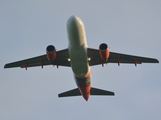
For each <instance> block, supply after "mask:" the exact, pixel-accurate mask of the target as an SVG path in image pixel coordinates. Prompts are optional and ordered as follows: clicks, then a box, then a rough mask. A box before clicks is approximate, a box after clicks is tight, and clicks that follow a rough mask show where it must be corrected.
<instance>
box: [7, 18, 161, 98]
mask: <svg viewBox="0 0 161 120" xmlns="http://www.w3.org/2000/svg"><path fill="white" fill-rule="evenodd" d="M67 36H68V41H69V42H68V43H69V44H68V48H66V49H63V50H59V51H56V48H55V46H53V45H49V46H47V48H46V54H44V55H41V56H37V57H33V58H29V59H25V60H21V61H17V62H12V63H8V64H6V65H5V66H4V68H13V67H21V68H25V69H26V70H27V68H28V67H36V66H40V67H42V68H43V67H44V66H46V65H53V66H56V67H57V68H58V67H59V66H66V67H71V68H72V71H73V74H74V78H75V82H76V85H77V88H75V89H72V90H69V91H67V92H63V93H60V94H58V97H71V96H81V95H82V96H83V97H84V99H85V100H86V101H87V100H88V99H89V96H90V95H111V96H114V92H111V91H107V90H101V89H98V88H94V87H92V85H91V69H90V66H94V65H102V66H104V64H107V63H117V64H118V66H120V63H127V64H134V65H135V66H137V64H141V63H159V61H158V60H157V59H154V58H147V57H140V56H134V55H127V54H121V53H115V52H111V51H110V50H109V47H108V45H107V44H106V43H101V44H100V45H99V49H93V48H89V47H88V46H87V41H86V33H85V27H84V23H83V21H82V20H81V19H80V18H79V17H77V16H74V15H73V16H71V17H70V18H69V19H68V21H67Z"/></svg>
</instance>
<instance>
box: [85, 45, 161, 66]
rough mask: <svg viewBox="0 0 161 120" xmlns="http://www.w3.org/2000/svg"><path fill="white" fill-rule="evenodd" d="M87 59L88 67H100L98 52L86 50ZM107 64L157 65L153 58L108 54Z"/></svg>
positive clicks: (90, 49)
mask: <svg viewBox="0 0 161 120" xmlns="http://www.w3.org/2000/svg"><path fill="white" fill-rule="evenodd" d="M87 54H88V57H89V58H90V61H89V65H90V66H94V65H100V64H102V60H101V57H100V54H99V50H97V49H92V48H88V49H87ZM107 63H118V65H119V64H120V63H127V64H135V65H136V64H142V63H159V61H158V60H157V59H155V58H148V57H140V56H134V55H127V54H121V53H115V52H110V56H109V58H108V61H107Z"/></svg>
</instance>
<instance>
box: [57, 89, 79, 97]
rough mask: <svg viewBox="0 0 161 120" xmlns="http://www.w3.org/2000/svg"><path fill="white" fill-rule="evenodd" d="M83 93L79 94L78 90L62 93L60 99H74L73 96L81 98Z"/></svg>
mask: <svg viewBox="0 0 161 120" xmlns="http://www.w3.org/2000/svg"><path fill="white" fill-rule="evenodd" d="M80 95H81V93H80V92H79V89H78V88H75V89H73V90H69V91H67V92H63V93H60V94H59V95H58V96H59V97H72V96H80Z"/></svg>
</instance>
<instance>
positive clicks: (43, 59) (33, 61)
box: [4, 49, 70, 69]
mask: <svg viewBox="0 0 161 120" xmlns="http://www.w3.org/2000/svg"><path fill="white" fill-rule="evenodd" d="M68 58H69V52H68V49H64V50H60V51H57V52H56V60H55V61H54V62H52V63H51V62H50V61H49V60H48V59H47V56H46V54H45V55H41V56H37V57H33V58H29V59H25V60H21V61H17V62H13V63H8V64H6V65H5V66H4V68H14V67H21V68H26V69H27V68H28V67H36V66H41V67H42V68H43V66H46V65H57V66H67V67H70V62H69V61H68Z"/></svg>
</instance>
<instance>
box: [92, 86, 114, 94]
mask: <svg viewBox="0 0 161 120" xmlns="http://www.w3.org/2000/svg"><path fill="white" fill-rule="evenodd" d="M90 95H115V93H114V92H111V91H106V90H101V89H98V88H93V87H92V88H91V91H90Z"/></svg>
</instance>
